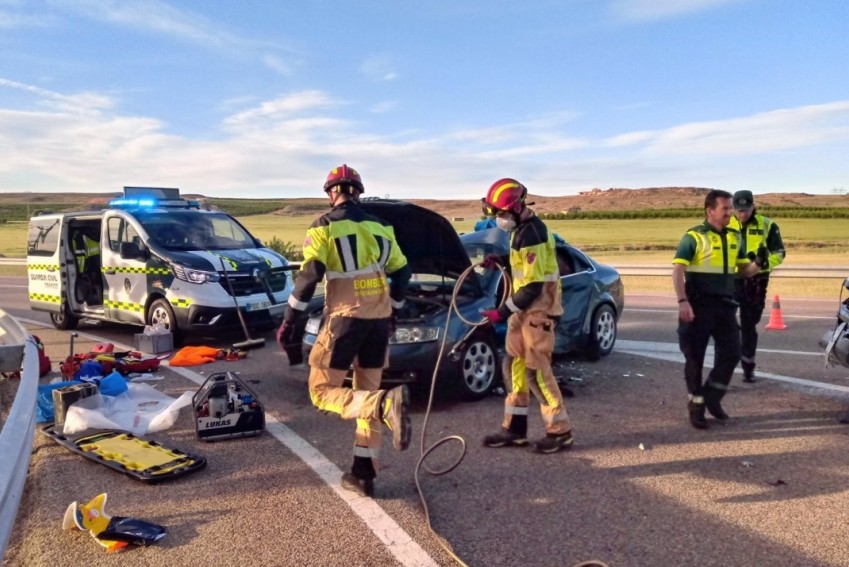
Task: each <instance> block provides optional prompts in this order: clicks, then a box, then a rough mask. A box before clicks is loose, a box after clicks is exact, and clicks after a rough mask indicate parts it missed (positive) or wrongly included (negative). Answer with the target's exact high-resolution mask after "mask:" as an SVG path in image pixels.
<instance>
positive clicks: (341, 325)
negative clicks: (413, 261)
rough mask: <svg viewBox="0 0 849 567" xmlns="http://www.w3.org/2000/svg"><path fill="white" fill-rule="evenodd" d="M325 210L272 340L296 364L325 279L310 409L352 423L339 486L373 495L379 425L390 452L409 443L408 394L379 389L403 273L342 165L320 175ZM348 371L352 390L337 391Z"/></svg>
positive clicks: (355, 180)
mask: <svg viewBox="0 0 849 567" xmlns="http://www.w3.org/2000/svg"><path fill="white" fill-rule="evenodd" d="M324 191H325V193H326V194H327V196H328V198H329V199H330V206H331V207H332V210H331V211H330V212H329V213H327V214H325V215H322V216H321V217H319V218H318V219H317V220H316V221H315V222H314V223H313V224H312V226H310V228H309V229H308V230H307V236H306V240H305V241H304V261H303V263H302V265H301V271H300V274H299V275H298V278H297V281H296V282H295V289H294V291H293V292H292V295H291V296H290V297H289V309H288V310H287V312H286V315H285V317H284V320H283V325H282V326H281V327H280V330H279V331H278V334H277V340H278V343H280V346H281V347H282V348H283V349H284V350H285V351H286V353H287V355H288V356H289V362H290V364H296V363H298V362H300V360H299V353H300V342H301V339H302V336H303V325H300V324H298V323H299V322H302V321H303V317H304V311H305V310H306V308H307V304H308V302H309V300H310V299H311V298H312V296H313V293H314V292H315V288H316V285H317V284H318V283H319V282H320V281H321V280H322V279H323V280H324V281H325V312H324V314H325V321H324V326H323V327H322V329H321V331H320V332H319V334H318V337H317V339H316V344H315V347H314V348H313V349H312V352H311V353H310V357H309V364H310V376H309V391H310V398H311V400H312V402H313V404H314V405H315V407H316V408H318V409H320V410H323V411H328V412H331V413H335V414H338V415H340V416H341V417H342V418H343V419H355V420H356V422H357V430H356V435H355V442H354V463H353V465H352V467H351V472H349V473H345V474H343V475H342V486H343V487H344V488H346V489H348V490H352V491H354V492H357V493H359V494H360V495H363V496H372V495H373V494H374V478H375V476H376V475H377V470H378V469H379V462H378V457H379V450H380V434H381V431H380V429H381V425H380V424H381V422H383V423H384V424H385V425H386V426H387V427H389V429H390V430H391V431H392V442H393V445H394V446H395V448H396V449H399V450H402V451H403V450H404V449H406V448H407V447H408V446H409V444H410V435H411V433H410V418H409V415H408V406H409V399H410V395H409V392H408V390H407V387H406V386H399V387H397V388H393V389H391V390H380V389H379V387H380V379H381V374H382V370H383V367H384V365H385V362H386V356H387V344H388V341H389V333H390V332H391V329H392V327H393V325H392V313H393V311H394V310H395V309H400V308H401V307H403V303H404V294H405V291H406V288H407V284H408V282H409V280H410V268H409V267H408V266H407V259H406V258H405V257H404V254H403V253H402V251H401V249H400V248H399V247H398V243H397V242H396V241H395V232H394V230H393V229H392V226H391V225H389V224H388V223H386V222H384V221H382V220H381V219H378V218H376V217H373V216H370V215H368V214H366V213H365V212H364V211H363V210H362V209H361V208H360V206H359V200H360V195H361V194H362V193H363V191H364V187H363V182H362V179H361V178H360V175H359V173H357V171H356V170H354V168H352V167H350V166H348V165H341V166H339V167H337V168H334V169H333V170H332V171H331V172H330V174H329V175H328V176H327V182H326V183H325V184H324ZM351 365H353V367H354V380H353V389H350V388H345V387H343V380H344V378H345V375H346V374H347V372H348V369H349V368H350V367H351Z"/></svg>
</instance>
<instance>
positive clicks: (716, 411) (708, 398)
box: [704, 388, 728, 421]
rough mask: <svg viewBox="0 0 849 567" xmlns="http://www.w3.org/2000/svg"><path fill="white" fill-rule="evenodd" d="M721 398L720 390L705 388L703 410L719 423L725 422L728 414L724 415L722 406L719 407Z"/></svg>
mask: <svg viewBox="0 0 849 567" xmlns="http://www.w3.org/2000/svg"><path fill="white" fill-rule="evenodd" d="M721 397H722V391H721V390H717V389H716V388H706V392H705V395H704V400H705V409H707V411H708V413H709V414H711V415H712V416H713V417H715V418H716V419H718V420H720V421H725V420H726V419H728V414H727V413H725V410H724V409H722V405H720V403H719V399H720V398H721Z"/></svg>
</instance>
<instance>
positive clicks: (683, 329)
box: [672, 189, 761, 429]
mask: <svg viewBox="0 0 849 567" xmlns="http://www.w3.org/2000/svg"><path fill="white" fill-rule="evenodd" d="M732 210H733V209H732V205H731V193H728V192H727V191H721V190H717V189H713V190H711V191H709V192H708V194H707V195H706V196H705V221H704V222H703V223H702V224H700V225H697V226H694V227H693V228H691V229H690V230H688V231H687V232H686V234H684V236H683V237H682V238H681V242H680V243H679V244H678V250H677V251H676V252H675V259H674V260H673V261H672V264H673V265H672V285H673V287H674V288H675V295H676V296H677V297H678V344H679V347H680V349H681V352H682V353H683V354H684V359H685V363H684V380H685V381H686V384H687V393H688V398H689V401H688V404H687V408H688V411H689V414H690V423H691V424H692V426H693V427H695V428H697V429H706V428H707V427H708V423H707V420H706V419H705V410H707V411H708V412H709V413H710V414H711V415H712V416H713V417H715V418H716V419H719V420H725V419H728V414H727V413H725V410H724V409H723V408H722V405H721V404H720V401H721V400H722V397H723V396H724V395H725V391H726V390H727V389H728V383H729V382H730V381H731V375H732V373H733V372H734V367H735V366H737V362H738V361H739V360H740V325H739V324H738V323H737V302H736V301H735V300H734V279H735V275H736V274H740V275H741V276H742V277H746V278H749V277H752V276H754V275H756V274H757V273H758V272H760V270H761V266H758V265H757V264H756V263H755V262H750V261H749V260H748V259H747V258H746V256H745V254H744V253H743V248H742V247H741V238H740V232H739V231H738V230H736V229H734V228H730V227H729V226H728V224H729V222H730V221H731V214H732ZM711 337H713V342H714V364H713V369H712V370H711V371H710V373H709V374H708V377H707V380H704V381H703V379H702V368H703V366H704V360H705V351H706V350H707V346H708V342H709V341H710V339H711Z"/></svg>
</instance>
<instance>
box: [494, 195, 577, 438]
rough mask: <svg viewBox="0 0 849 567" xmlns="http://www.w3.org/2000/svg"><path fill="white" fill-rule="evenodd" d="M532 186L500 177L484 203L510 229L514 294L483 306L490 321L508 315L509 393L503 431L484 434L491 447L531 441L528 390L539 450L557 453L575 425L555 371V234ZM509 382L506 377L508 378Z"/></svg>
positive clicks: (557, 284) (557, 287)
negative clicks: (541, 431)
mask: <svg viewBox="0 0 849 567" xmlns="http://www.w3.org/2000/svg"><path fill="white" fill-rule="evenodd" d="M527 194H528V190H527V189H526V188H525V186H524V185H522V184H521V183H519V182H518V181H516V180H515V179H500V180H498V181H496V182H495V183H493V185H492V186H491V187H490V188H489V191H488V192H487V195H486V197H485V198H484V199H482V201H483V211H484V214H485V215H487V216H490V217H495V222H496V224H497V226H498V227H499V228H501V229H502V230H505V231H507V232H509V233H510V271H511V275H512V278H513V286H512V290H511V291H512V293H511V295H510V298H509V299H508V300H507V301H506V302H505V304H504V305H502V306H501V307H500V308H498V309H491V310H485V311H484V312H483V315H484V316H485V317H486V318H487V319H488V320H489V321H490V322H491V323H498V322H499V321H503V320H505V319H507V340H506V343H507V344H506V347H507V349H506V350H507V356H506V357H505V359H504V376H510V377H511V379H510V383H509V386H510V392H509V393H508V394H507V398H506V399H505V401H504V421H503V423H502V430H501V431H500V432H498V433H495V434H493V435H488V436H486V437H485V438H484V445H486V446H487V447H507V446H524V445H527V444H528V404H529V402H530V392H533V393H534V395H535V396H536V398H537V399H538V400H539V403H540V410H541V412H542V419H543V422H544V424H545V432H546V435H545V437H543V438H542V439H540V440H538V441H535V442H534V443H533V448H534V450H536V451H537V452H540V453H556V452H557V451H559V450H561V449H565V448H568V447H570V446H571V445H572V442H573V439H572V424H571V422H570V420H569V415H568V414H567V413H566V408H565V407H564V405H563V396H562V394H561V392H560V388H559V387H558V385H557V381H556V380H555V378H554V373H553V372H552V369H551V354H552V352H553V351H554V337H555V335H554V329H555V327H556V325H557V322H558V321H559V320H560V316H561V315H562V314H563V305H562V303H561V289H560V272H559V270H558V268H557V255H556V252H555V247H554V237H553V235H552V234H551V233H550V232H549V231H548V228H547V227H546V226H545V223H543V222H542V220H540V218H539V217H538V216H536V214H535V213H534V212H533V210H531V209H530V208H528V206H527V204H526V203H525V198H526V197H527ZM505 382H506V380H505Z"/></svg>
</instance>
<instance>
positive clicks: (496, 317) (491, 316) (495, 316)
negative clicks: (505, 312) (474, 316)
mask: <svg viewBox="0 0 849 567" xmlns="http://www.w3.org/2000/svg"><path fill="white" fill-rule="evenodd" d="M481 315H483V316H484V317H486V318H487V319H488V320H489V322H490V323H492V324H493V325H495V324H496V323H500V322H501V321H502V317H501V314H500V313H498V309H484V310H482V311H481Z"/></svg>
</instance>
